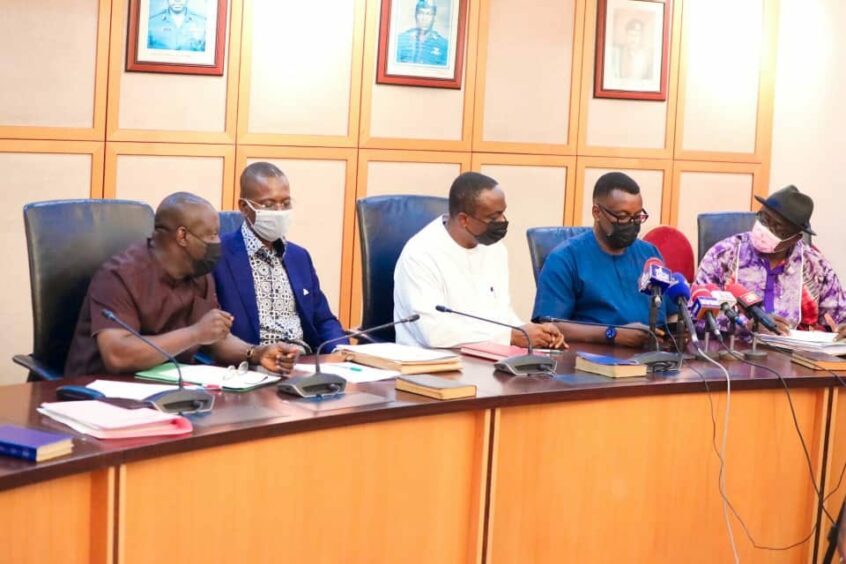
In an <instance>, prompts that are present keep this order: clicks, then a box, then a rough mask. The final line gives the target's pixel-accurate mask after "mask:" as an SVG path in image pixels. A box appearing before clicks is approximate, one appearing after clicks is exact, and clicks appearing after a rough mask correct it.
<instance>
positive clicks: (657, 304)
mask: <svg viewBox="0 0 846 564" xmlns="http://www.w3.org/2000/svg"><path fill="white" fill-rule="evenodd" d="M659 309H661V288H659V287H658V286H653V287H652V296H650V298H649V330H650V331H652V332H653V333H655V329H656V328H657V327H658V310H659Z"/></svg>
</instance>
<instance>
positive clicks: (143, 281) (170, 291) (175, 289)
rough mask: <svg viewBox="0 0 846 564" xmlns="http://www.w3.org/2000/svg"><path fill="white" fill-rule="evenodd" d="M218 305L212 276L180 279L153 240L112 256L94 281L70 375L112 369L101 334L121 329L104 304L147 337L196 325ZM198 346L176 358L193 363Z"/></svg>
mask: <svg viewBox="0 0 846 564" xmlns="http://www.w3.org/2000/svg"><path fill="white" fill-rule="evenodd" d="M218 307H219V306H218V303H217V295H216V294H215V290H214V279H213V278H212V276H211V275H210V274H207V275H206V276H203V277H202V278H188V279H185V280H175V279H173V278H171V277H170V275H168V273H167V272H166V271H165V270H164V268H162V266H161V265H160V264H159V262H158V261H157V260H156V259H155V257H154V256H153V249H152V247H151V243H150V241H149V240H148V241H147V242H146V243H136V244H135V245H132V246H131V247H129V248H128V249H126V250H125V251H123V252H121V253H118V254H116V255H115V256H113V257H112V258H110V259H109V260H107V261H106V262H105V263H104V264H103V266H101V267H100V270H98V271H97V273H96V274H95V275H94V278H92V279H91V285H90V286H89V287H88V294H87V295H86V296H85V301H83V303H82V310H81V311H80V312H79V321H78V322H77V324H76V331H75V332H74V336H73V341H71V346H70V351H69V353H68V358H67V361H66V363H65V376H81V375H90V374H105V373H106V372H107V370H106V367H105V365H104V364H103V359H102V358H101V357H100V350H99V348H98V347H97V333H99V332H100V331H102V330H103V329H120V328H121V327H120V325H118V324H116V323H114V322H113V321H109V320H108V319H106V318H105V317H103V314H102V310H103V309H104V308H105V309H110V310H112V311H113V312H114V313H115V315H116V316H118V317H119V318H120V319H122V320H123V321H124V322H126V323H127V324H128V325H129V326H130V327H133V328H134V329H136V330H137V331H139V332H140V333H141V334H142V335H161V334H163V333H168V332H170V331H175V330H176V329H182V328H183V327H188V326H189V325H193V324H194V323H196V322H197V321H199V319H200V318H201V317H202V316H203V315H205V314H206V312H208V311H209V310H211V309H215V308H218ZM198 348H199V347H194V348H191V349H189V350H187V351H185V352H183V353H182V354H180V355H179V356H177V358H178V359H179V361H180V362H191V358H192V357H193V356H194V353H196V352H197V349H198ZM162 361H163V362H164V359H162Z"/></svg>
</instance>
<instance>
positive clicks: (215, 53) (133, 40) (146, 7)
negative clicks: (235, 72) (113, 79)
mask: <svg viewBox="0 0 846 564" xmlns="http://www.w3.org/2000/svg"><path fill="white" fill-rule="evenodd" d="M226 3H227V0H129V29H128V30H127V35H126V70H128V71H140V72H164V73H177V74H205V75H215V76H221V75H223V53H224V47H225V46H226V45H225V43H226V40H225V32H226Z"/></svg>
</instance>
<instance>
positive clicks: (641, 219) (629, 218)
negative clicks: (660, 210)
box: [596, 204, 649, 225]
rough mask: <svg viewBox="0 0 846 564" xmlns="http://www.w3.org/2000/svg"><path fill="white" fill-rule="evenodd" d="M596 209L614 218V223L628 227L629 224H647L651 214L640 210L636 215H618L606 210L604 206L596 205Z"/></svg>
mask: <svg viewBox="0 0 846 564" xmlns="http://www.w3.org/2000/svg"><path fill="white" fill-rule="evenodd" d="M596 207H598V208H599V209H601V210H602V211H604V212H605V213H606V214H608V215H609V216H611V217H613V218H614V222H613V223H619V224H620V225H628V224H629V223H637V224H641V223H646V220H647V219H649V213H647V211H646V210H640V211H639V212H637V213H636V214H634V215H629V214H627V213H624V214H616V213H614V212H612V211H611V210H609V209H608V208H606V207H605V206H603V205H600V204H596Z"/></svg>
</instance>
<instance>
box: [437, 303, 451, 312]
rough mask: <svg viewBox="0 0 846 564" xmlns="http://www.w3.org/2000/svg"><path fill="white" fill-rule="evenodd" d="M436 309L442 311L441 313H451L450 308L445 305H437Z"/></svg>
mask: <svg viewBox="0 0 846 564" xmlns="http://www.w3.org/2000/svg"><path fill="white" fill-rule="evenodd" d="M435 310H436V311H440V312H441V313H449V308H448V307H447V306H443V305H436V306H435Z"/></svg>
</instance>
